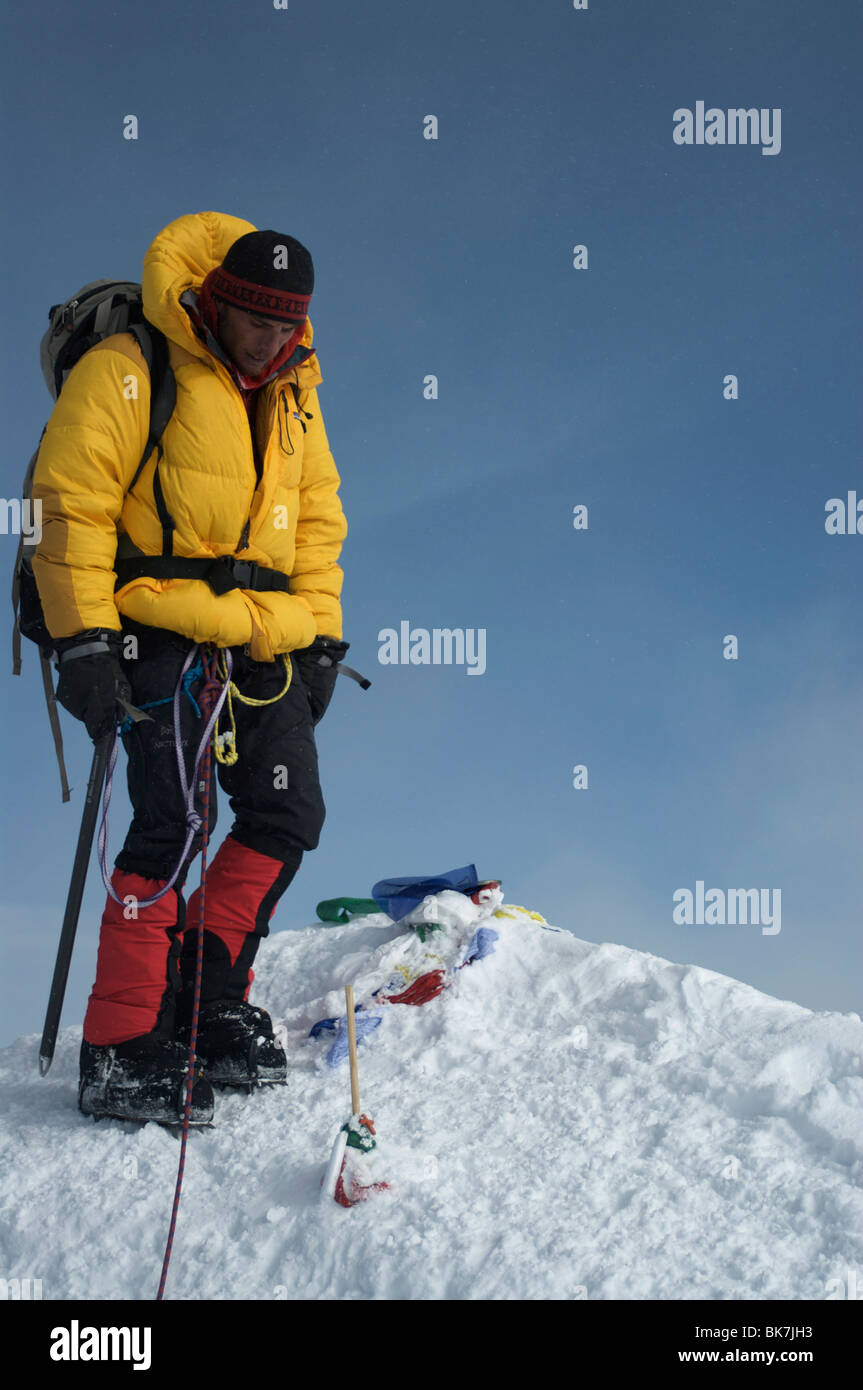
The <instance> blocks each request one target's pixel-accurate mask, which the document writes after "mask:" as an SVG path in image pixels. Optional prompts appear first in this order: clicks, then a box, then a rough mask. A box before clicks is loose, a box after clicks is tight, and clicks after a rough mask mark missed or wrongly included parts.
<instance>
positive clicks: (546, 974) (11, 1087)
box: [0, 894, 863, 1300]
mask: <svg viewBox="0 0 863 1390" xmlns="http://www.w3.org/2000/svg"><path fill="white" fill-rule="evenodd" d="M440 896H441V900H442V905H443V906H442V910H441V913H440V921H439V922H438V924H437V927H438V929H437V930H436V931H425V932H423V933H422V935H424V936H425V940H420V933H418V932H416V931H415V930H413V929H412V928H410V927H405V925H404V924H398V925H397V924H394V923H393V922H392V921H391V920H390V918H389V917H387V916H385V915H384V914H382V913H381V914H377V915H375V916H369V917H364V918H360V919H356V920H355V921H353V922H352V923H350V924H348V925H343V926H327V927H324V926H321V925H320V924H316V925H315V926H311V927H309V928H307V929H305V930H303V931H295V932H282V933H279V934H277V935H275V936H273V937H271V938H270V939H269V940H268V941H267V942H265V943H264V944H263V946H262V948H261V951H260V953H259V957H258V962H259V971H258V975H257V979H256V982H255V985H254V987H253V991H252V999H253V1001H254V1002H257V1003H259V1004H261V1005H263V1006H264V1007H266V1008H268V1009H269V1010H270V1012H271V1014H272V1015H273V1019H274V1021H275V1022H276V1023H277V1024H278V1025H279V1027H280V1028H281V1029H282V1032H283V1036H284V1037H285V1038H286V1041H287V1048H288V1056H289V1080H288V1086H287V1087H284V1088H283V1087H272V1088H269V1089H265V1090H261V1091H258V1092H256V1093H255V1094H253V1095H251V1096H247V1095H245V1094H232V1093H230V1092H222V1091H219V1092H217V1095H216V1128H215V1129H214V1130H210V1131H199V1132H193V1133H192V1134H191V1135H190V1138H189V1146H188V1153H187V1160H186V1171H185V1179H184V1186H183V1196H182V1202H181V1206H180V1217H179V1221H178V1225H177V1234H176V1238H175V1242H174V1252H173V1258H172V1263H171V1270H170V1273H169V1276H168V1284H167V1288H166V1297H168V1298H173V1299H273V1298H277V1299H278V1298H289V1299H295V1298H298V1299H579V1298H588V1299H617V1298H624V1299H647V1298H660V1299H699V1298H706V1299H759V1300H760V1299H786V1298H791V1299H824V1298H826V1297H828V1295H829V1294H830V1290H831V1287H835V1282H834V1281H836V1280H841V1281H843V1284H844V1283H845V1282H847V1280H848V1276H849V1272H850V1271H851V1270H858V1271H859V1270H860V1268H861V1265H863V1194H861V1182H863V1122H861V1115H863V1023H861V1020H860V1018H859V1017H858V1016H857V1015H856V1014H848V1015H840V1014H835V1013H813V1012H811V1011H810V1010H808V1009H804V1008H801V1007H799V1006H798V1005H796V1004H792V1003H788V1002H783V1001H781V1000H778V999H773V998H771V997H769V996H768V995H765V994H762V993H760V992H759V991H758V990H755V989H752V988H750V987H749V986H747V985H744V984H742V983H740V982H738V981H736V980H733V979H729V978H728V977H726V976H723V975H718V974H716V973H714V972H712V971H709V970H703V969H700V968H698V967H693V966H683V965H675V964H672V963H671V962H669V961H666V960H662V959H660V958H658V957H656V956H652V955H648V954H646V953H644V952H641V951H635V950H631V949H629V948H627V947H622V946H615V945H611V944H607V943H606V944H601V945H594V944H591V943H589V942H587V941H582V940H579V939H578V938H576V937H575V936H573V935H572V934H571V933H570V932H568V931H562V930H560V929H557V928H553V927H550V926H549V925H548V924H547V923H545V922H544V921H543V920H542V919H541V918H540V917H539V915H538V914H531V913H528V912H527V911H525V910H524V909H516V908H512V907H509V906H507V905H506V904H504V905H503V906H501V907H497V908H495V906H494V905H493V904H492V905H486V906H485V907H483V908H475V907H474V906H473V905H472V904H470V902H469V900H468V899H466V898H463V897H462V896H461V895H458V894H452V895H440ZM447 898H449V899H451V900H450V901H449V902H446V901H444V899H447ZM454 899H459V901H458V903H456V902H455V901H454ZM443 909H446V910H443ZM478 927H485V928H487V929H489V930H493V931H494V932H495V933H497V939H496V940H494V941H493V943H492V949H491V950H490V952H489V953H488V954H486V955H484V956H483V957H482V958H476V959H474V960H473V961H470V962H468V963H466V964H465V963H463V961H464V957H465V954H466V952H467V949H468V947H469V945H470V942H471V939H472V938H473V937H474V934H475V932H476V930H477V928H478ZM434 969H439V970H440V971H441V973H442V978H443V981H444V983H445V988H444V989H443V992H442V993H440V994H438V995H437V997H435V998H431V999H429V1001H428V1002H426V1003H424V1004H422V1005H420V1006H414V1005H411V1004H397V1003H386V1002H384V1000H383V998H382V996H383V995H385V994H386V995H388V994H392V992H393V986H395V985H397V983H398V982H399V981H402V982H404V981H407V980H409V979H411V978H414V979H415V978H416V976H417V974H418V973H419V972H421V971H423V970H434ZM347 983H350V984H353V986H354V991H355V1000H356V1002H357V1003H358V1004H359V1005H360V1006H361V1007H360V1014H362V1013H363V1012H364V1011H366V1012H371V1011H372V1010H375V1011H376V1012H377V1013H378V1014H379V1015H380V1024H379V1026H377V1027H375V1029H374V1031H372V1032H370V1033H368V1035H367V1036H365V1037H364V1038H363V1040H362V1041H361V1042H360V1044H359V1078H360V1096H361V1102H362V1109H363V1110H365V1111H367V1112H368V1113H369V1115H371V1116H372V1117H373V1119H374V1123H375V1126H376V1129H377V1136H378V1149H377V1150H376V1151H375V1154H374V1163H375V1176H376V1177H378V1176H385V1177H386V1179H387V1180H388V1181H389V1182H390V1183H391V1185H392V1186H391V1189H390V1190H389V1191H387V1192H381V1193H378V1194H376V1195H375V1196H374V1197H372V1198H370V1200H369V1201H367V1202H364V1203H362V1204H361V1205H359V1206H355V1207H352V1208H351V1209H349V1210H346V1209H344V1208H343V1207H340V1206H339V1205H337V1204H336V1203H335V1202H333V1203H332V1204H322V1203H321V1201H320V1198H319V1194H320V1183H321V1178H322V1175H323V1172H324V1169H325V1167H326V1163H327V1160H328V1157H329V1153H330V1149H331V1146H332V1142H333V1139H334V1137H335V1134H336V1132H337V1131H338V1129H339V1127H340V1126H341V1125H342V1124H343V1123H344V1122H345V1120H347V1118H348V1116H349V1114H350V1109H351V1105H350V1087H349V1077H348V1065H347V1061H346V1060H345V1061H342V1062H340V1063H338V1064H337V1065H335V1066H333V1065H330V1064H329V1062H328V1060H327V1058H328V1056H329V1055H330V1051H331V1048H332V1045H333V1038H334V1036H335V1035H334V1033H333V1032H332V1031H323V1032H321V1031H319V1032H318V1035H317V1036H316V1037H310V1036H309V1035H310V1031H311V1030H312V1028H313V1026H314V1025H315V1024H316V1023H319V1022H320V1021H321V1020H322V1019H325V1018H333V1017H338V1016H340V1015H344V1007H345V1006H344V985H345V984H347ZM359 1016H360V1015H358V1017H359ZM80 1037H81V1029H80V1027H68V1028H66V1029H64V1030H63V1032H62V1033H61V1035H60V1040H59V1043H58V1047H57V1055H56V1060H55V1062H54V1065H53V1067H52V1070H51V1072H50V1073H49V1075H48V1077H47V1078H45V1079H40V1077H39V1075H38V1067H37V1056H38V1044H39V1038H38V1036H36V1035H34V1036H28V1037H25V1038H20V1039H19V1040H18V1041H17V1042H16V1043H14V1044H13V1045H12V1046H11V1047H9V1048H6V1049H4V1050H3V1051H2V1052H0V1095H2V1101H3V1105H2V1110H3V1113H4V1115H5V1121H4V1124H3V1129H2V1132H0V1163H2V1166H3V1171H4V1174H5V1181H4V1183H3V1187H2V1191H3V1196H2V1231H3V1234H2V1237H0V1273H2V1275H3V1276H4V1277H5V1278H7V1279H8V1278H15V1277H18V1278H22V1279H23V1278H28V1277H29V1278H31V1279H41V1280H42V1290H43V1297H44V1298H46V1299H61V1298H72V1299H104V1298H128V1299H151V1298H153V1297H154V1295H155V1292H156V1288H157V1286H158V1278H159V1272H160V1268H161V1261H162V1256H163V1252H164V1244H165V1238H166V1235H167V1229H168V1222H169V1217H170V1208H171V1201H172V1197H173V1187H174V1181H175V1176H176V1166H177V1159H178V1154H179V1145H178V1142H177V1139H176V1137H175V1136H174V1135H173V1134H172V1133H171V1132H170V1131H167V1130H165V1129H163V1128H160V1127H159V1126H157V1125H154V1124H149V1125H144V1126H138V1125H133V1124H130V1123H123V1122H120V1121H113V1120H103V1121H100V1122H99V1123H96V1122H94V1121H92V1120H90V1119H86V1118H85V1117H83V1116H81V1115H80V1114H79V1112H78V1110H77V1107H76V1083H77V1054H78V1046H79V1043H80Z"/></svg>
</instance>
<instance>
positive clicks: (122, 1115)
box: [78, 1036, 213, 1125]
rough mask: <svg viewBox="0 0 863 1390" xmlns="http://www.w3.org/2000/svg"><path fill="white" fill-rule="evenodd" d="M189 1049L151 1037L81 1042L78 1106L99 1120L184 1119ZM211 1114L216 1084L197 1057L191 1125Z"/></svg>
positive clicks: (175, 1121)
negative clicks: (103, 1043)
mask: <svg viewBox="0 0 863 1390" xmlns="http://www.w3.org/2000/svg"><path fill="white" fill-rule="evenodd" d="M188 1061H189V1049H188V1047H183V1046H182V1044H180V1043H178V1042H174V1041H160V1040H159V1039H156V1038H153V1037H147V1036H145V1037H141V1038H130V1039H129V1040H128V1042H121V1043H111V1044H109V1045H107V1046H101V1047H100V1046H97V1045H95V1044H94V1043H88V1042H82V1043H81V1079H80V1085H79V1088H78V1108H79V1109H80V1110H81V1111H83V1113H84V1114H85V1115H94V1116H95V1117H96V1118H97V1119H99V1118H101V1117H102V1116H103V1115H106V1116H107V1115H110V1116H113V1117H114V1118H115V1119H118V1120H156V1121H157V1122H158V1123H159V1124H164V1125H177V1124H182V1123H183V1116H184V1114H185V1109H186V1087H187V1075H188ZM212 1118H213V1088H212V1086H211V1085H210V1083H209V1081H207V1080H206V1079H205V1078H204V1077H203V1076H202V1075H201V1062H200V1059H199V1058H196V1059H195V1082H194V1085H193V1086H192V1104H191V1110H190V1114H189V1123H190V1125H208V1124H210V1122H211V1121H212Z"/></svg>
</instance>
